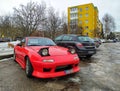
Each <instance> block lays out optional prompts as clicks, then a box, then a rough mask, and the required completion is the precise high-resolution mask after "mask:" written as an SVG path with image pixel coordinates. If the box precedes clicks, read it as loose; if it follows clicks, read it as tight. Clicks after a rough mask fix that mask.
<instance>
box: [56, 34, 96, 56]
mask: <svg viewBox="0 0 120 91" xmlns="http://www.w3.org/2000/svg"><path fill="white" fill-rule="evenodd" d="M54 41H55V43H56V44H57V45H59V46H63V47H73V48H75V50H76V52H77V54H78V56H79V57H87V58H90V57H91V56H92V55H93V54H95V53H96V48H95V43H94V41H93V39H91V38H90V37H88V36H79V35H75V34H63V35H60V36H58V37H56V38H55V40H54Z"/></svg>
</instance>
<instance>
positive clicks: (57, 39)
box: [55, 35, 63, 41]
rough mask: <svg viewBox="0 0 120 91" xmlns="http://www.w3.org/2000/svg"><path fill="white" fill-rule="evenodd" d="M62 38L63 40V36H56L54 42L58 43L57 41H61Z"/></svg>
mask: <svg viewBox="0 0 120 91" xmlns="http://www.w3.org/2000/svg"><path fill="white" fill-rule="evenodd" d="M62 38H63V35H62V36H58V37H57V38H56V39H55V40H56V41H59V40H62Z"/></svg>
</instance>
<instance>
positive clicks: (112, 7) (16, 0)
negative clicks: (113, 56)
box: [0, 0, 120, 31]
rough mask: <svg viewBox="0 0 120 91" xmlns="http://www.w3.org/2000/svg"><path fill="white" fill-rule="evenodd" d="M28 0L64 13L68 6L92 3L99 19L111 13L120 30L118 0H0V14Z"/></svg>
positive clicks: (7, 12)
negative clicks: (43, 3)
mask: <svg viewBox="0 0 120 91" xmlns="http://www.w3.org/2000/svg"><path fill="white" fill-rule="evenodd" d="M30 1H34V2H39V3H41V1H44V2H45V3H46V5H47V7H49V6H53V7H54V8H55V9H56V10H57V11H59V12H60V13H62V12H65V13H66V14H67V8H68V7H70V6H76V5H81V4H85V3H93V4H94V5H95V6H97V7H98V10H99V17H100V20H101V19H102V17H103V16H104V14H105V13H108V14H110V15H112V16H113V17H114V19H115V23H116V26H117V28H116V31H120V28H119V27H120V0H0V15H6V14H11V13H12V12H13V8H14V7H17V8H18V7H19V5H20V4H23V5H26V3H28V2H30Z"/></svg>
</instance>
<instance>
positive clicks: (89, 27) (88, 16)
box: [68, 3, 98, 38]
mask: <svg viewBox="0 0 120 91" xmlns="http://www.w3.org/2000/svg"><path fill="white" fill-rule="evenodd" d="M97 20H98V9H97V7H94V5H93V4H92V3H89V4H84V5H78V6H72V7H68V33H70V32H71V30H72V28H71V25H70V24H71V22H72V23H74V22H75V21H76V24H77V25H78V26H81V27H82V35H88V36H90V37H92V38H94V37H96V29H97Z"/></svg>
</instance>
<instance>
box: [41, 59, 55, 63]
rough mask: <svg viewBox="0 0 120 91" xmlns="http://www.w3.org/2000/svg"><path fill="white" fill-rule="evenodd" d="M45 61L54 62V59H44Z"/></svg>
mask: <svg viewBox="0 0 120 91" xmlns="http://www.w3.org/2000/svg"><path fill="white" fill-rule="evenodd" d="M43 62H48V63H52V62H54V60H52V59H44V60H43Z"/></svg>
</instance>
